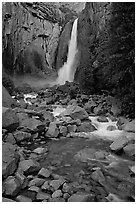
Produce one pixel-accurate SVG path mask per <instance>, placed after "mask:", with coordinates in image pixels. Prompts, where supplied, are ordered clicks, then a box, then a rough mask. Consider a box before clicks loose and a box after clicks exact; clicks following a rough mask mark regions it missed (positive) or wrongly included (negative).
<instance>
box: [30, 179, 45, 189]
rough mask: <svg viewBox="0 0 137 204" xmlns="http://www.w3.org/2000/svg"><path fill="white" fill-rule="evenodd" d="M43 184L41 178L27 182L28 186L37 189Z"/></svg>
mask: <svg viewBox="0 0 137 204" xmlns="http://www.w3.org/2000/svg"><path fill="white" fill-rule="evenodd" d="M44 182H45V180H44V179H42V178H34V179H32V180H31V181H30V182H29V184H28V186H38V187H39V186H42V185H43V183H44Z"/></svg>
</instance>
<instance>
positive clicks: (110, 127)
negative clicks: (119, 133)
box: [107, 125, 117, 131]
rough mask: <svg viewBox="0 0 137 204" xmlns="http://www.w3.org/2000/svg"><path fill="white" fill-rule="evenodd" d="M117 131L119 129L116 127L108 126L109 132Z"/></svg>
mask: <svg viewBox="0 0 137 204" xmlns="http://www.w3.org/2000/svg"><path fill="white" fill-rule="evenodd" d="M116 129H117V128H116V127H115V126H114V125H109V126H107V130H109V131H113V130H116Z"/></svg>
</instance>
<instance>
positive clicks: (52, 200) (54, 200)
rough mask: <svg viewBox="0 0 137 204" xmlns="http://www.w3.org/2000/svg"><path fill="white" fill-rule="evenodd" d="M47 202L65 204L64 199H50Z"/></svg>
mask: <svg viewBox="0 0 137 204" xmlns="http://www.w3.org/2000/svg"><path fill="white" fill-rule="evenodd" d="M49 202H58V203H60V202H65V199H64V198H61V197H58V198H51V199H50V200H49Z"/></svg>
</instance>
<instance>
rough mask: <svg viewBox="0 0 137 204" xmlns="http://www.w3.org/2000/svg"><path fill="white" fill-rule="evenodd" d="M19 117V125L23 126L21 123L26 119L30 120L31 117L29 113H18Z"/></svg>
mask: <svg viewBox="0 0 137 204" xmlns="http://www.w3.org/2000/svg"><path fill="white" fill-rule="evenodd" d="M17 116H18V118H19V124H21V122H22V121H23V120H26V119H28V118H29V116H28V114H27V113H24V112H23V113H22V112H21V113H17Z"/></svg>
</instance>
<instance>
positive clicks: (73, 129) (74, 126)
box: [67, 125, 77, 132]
mask: <svg viewBox="0 0 137 204" xmlns="http://www.w3.org/2000/svg"><path fill="white" fill-rule="evenodd" d="M67 127H68V132H76V130H77V126H76V125H68V126H67Z"/></svg>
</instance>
